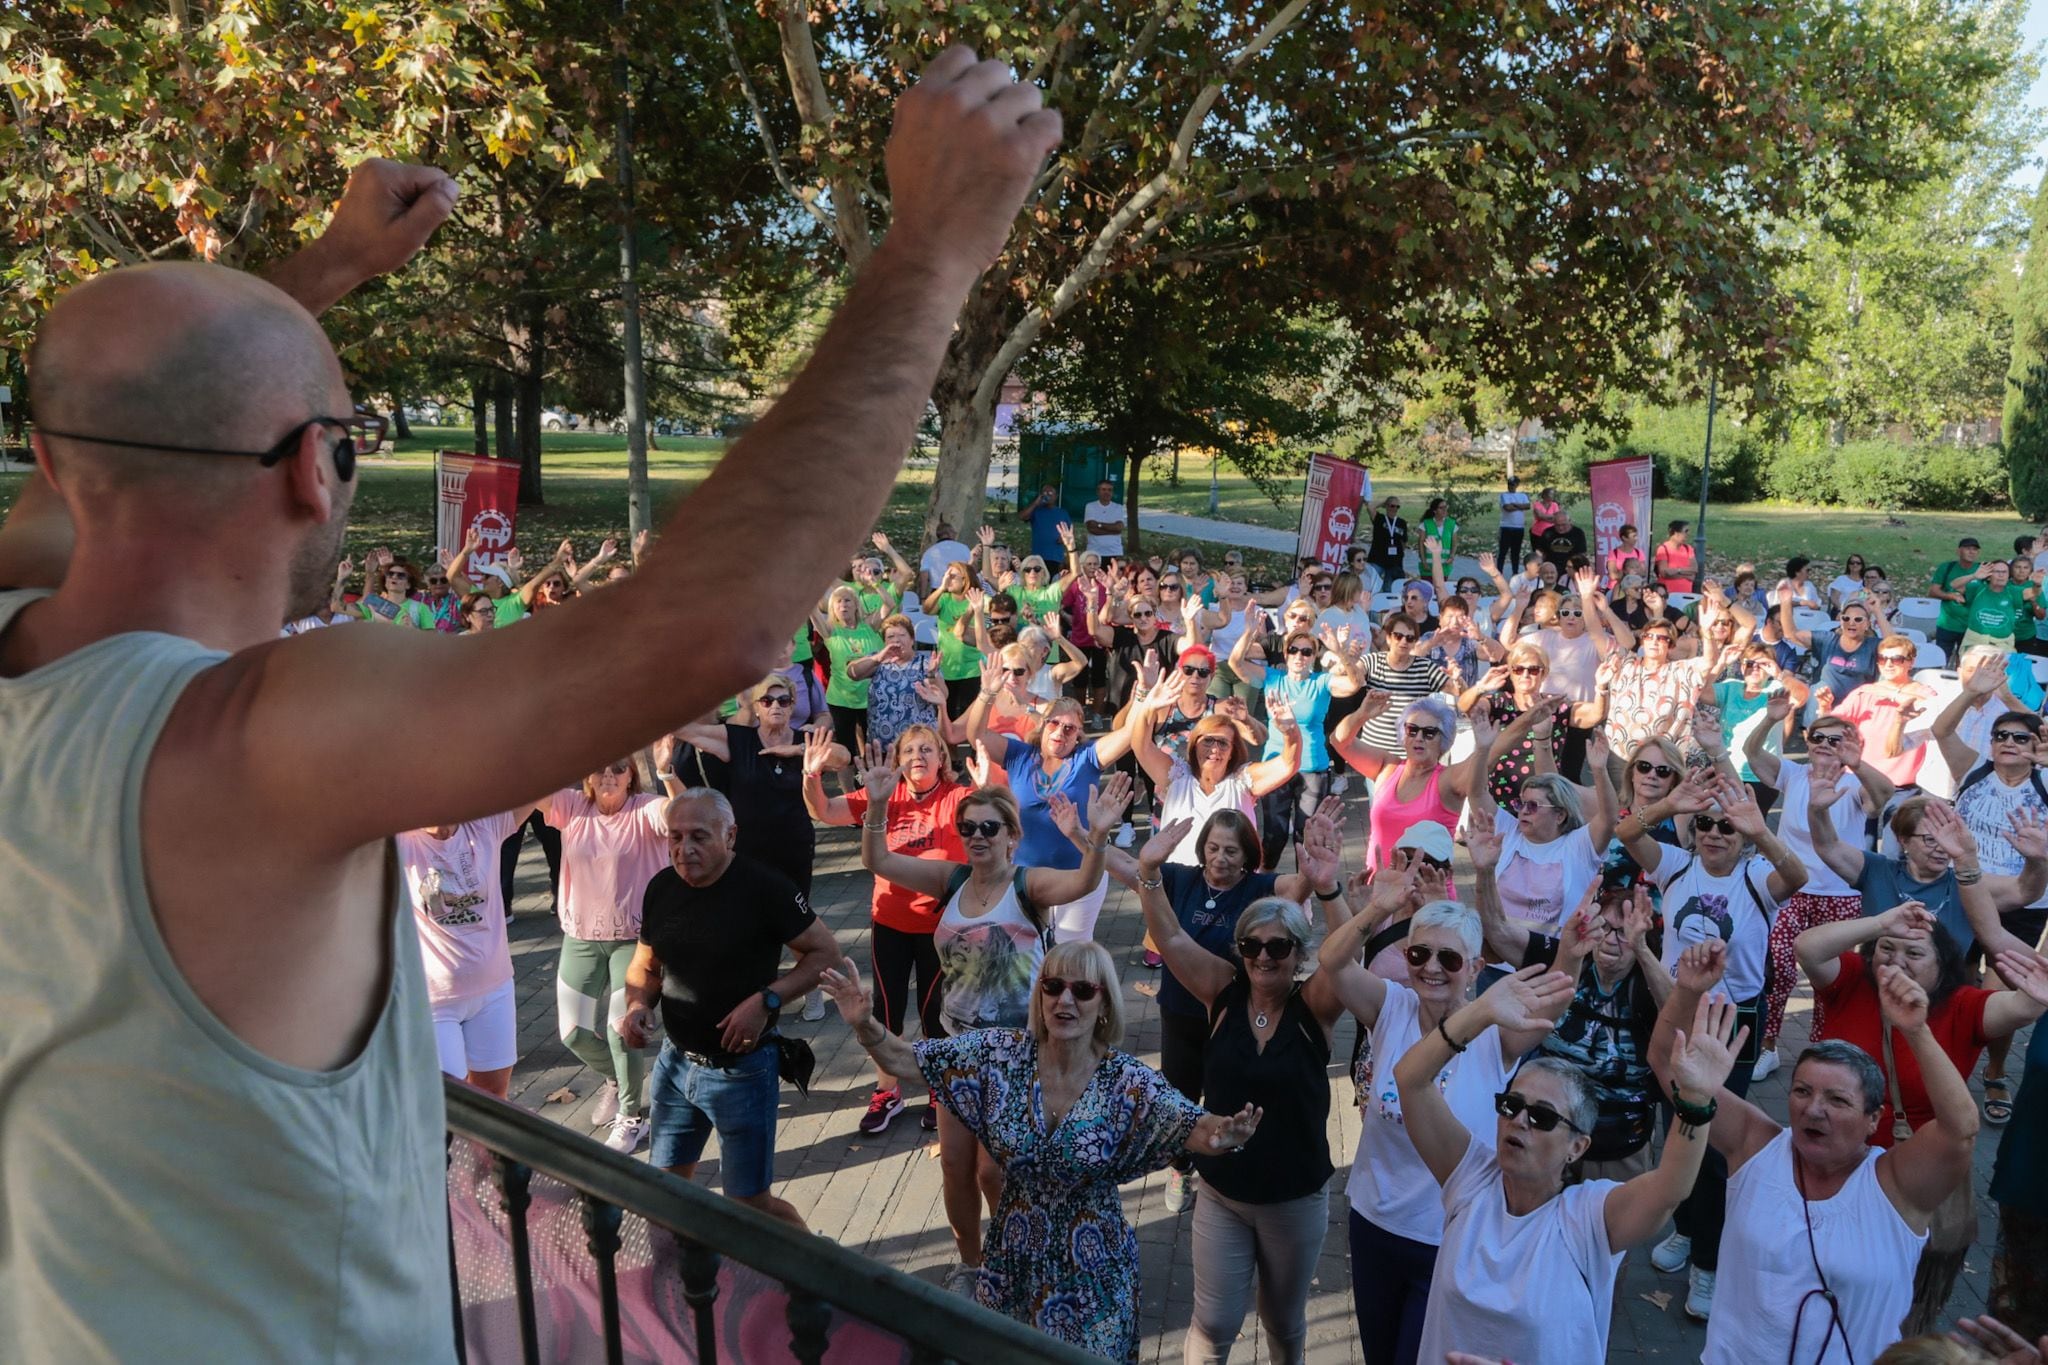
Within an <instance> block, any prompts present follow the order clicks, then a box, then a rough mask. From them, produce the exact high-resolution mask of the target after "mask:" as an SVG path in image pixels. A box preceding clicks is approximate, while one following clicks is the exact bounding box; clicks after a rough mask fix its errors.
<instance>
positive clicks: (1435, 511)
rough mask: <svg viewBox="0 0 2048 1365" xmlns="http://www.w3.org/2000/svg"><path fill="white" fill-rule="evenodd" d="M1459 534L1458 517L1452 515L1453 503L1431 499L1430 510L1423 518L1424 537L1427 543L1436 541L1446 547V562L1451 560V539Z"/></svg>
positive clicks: (1440, 499)
mask: <svg viewBox="0 0 2048 1365" xmlns="http://www.w3.org/2000/svg"><path fill="white" fill-rule="evenodd" d="M1457 534H1458V519H1457V518H1456V517H1454V516H1452V515H1451V505H1450V503H1448V502H1446V501H1445V500H1444V499H1442V498H1431V499H1430V500H1429V511H1428V513H1426V514H1425V515H1424V516H1423V518H1422V539H1423V542H1424V543H1425V544H1427V543H1428V542H1429V541H1432V540H1433V541H1435V542H1436V543H1437V544H1439V545H1441V546H1443V547H1444V563H1446V564H1448V563H1450V562H1451V541H1452V540H1453V539H1454V538H1456V536H1457Z"/></svg>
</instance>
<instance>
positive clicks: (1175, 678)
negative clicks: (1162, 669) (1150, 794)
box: [1124, 670, 1194, 942]
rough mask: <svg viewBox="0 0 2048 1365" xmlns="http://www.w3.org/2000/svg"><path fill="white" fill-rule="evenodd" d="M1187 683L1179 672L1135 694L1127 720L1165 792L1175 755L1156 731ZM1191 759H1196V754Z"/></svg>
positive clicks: (1148, 772) (1134, 746)
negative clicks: (1157, 737) (1163, 745)
mask: <svg viewBox="0 0 2048 1365" xmlns="http://www.w3.org/2000/svg"><path fill="white" fill-rule="evenodd" d="M1185 681H1186V679H1184V678H1183V677H1182V676H1181V675H1180V672H1179V671H1178V670H1176V671H1174V672H1172V673H1168V674H1165V675H1163V676H1162V677H1161V678H1160V679H1159V682H1158V685H1157V686H1155V687H1153V688H1152V689H1150V690H1149V691H1147V692H1144V693H1142V694H1137V693H1134V694H1133V695H1132V697H1131V705H1130V710H1129V714H1128V715H1127V716H1126V717H1125V719H1124V729H1125V730H1126V731H1127V732H1128V733H1129V736H1130V745H1131V753H1132V754H1133V755H1134V756H1135V757H1136V758H1137V760H1138V766H1139V767H1140V768H1143V769H1144V770H1145V776H1147V777H1149V778H1151V779H1152V785H1153V786H1154V787H1157V788H1159V789H1160V790H1161V791H1164V790H1165V788H1166V784H1167V781H1168V780H1169V779H1170V778H1171V777H1172V776H1173V755H1171V754H1169V753H1167V752H1166V750H1164V749H1162V748H1160V747H1159V745H1158V743H1157V742H1156V741H1155V740H1154V738H1153V734H1152V732H1153V730H1154V729H1155V728H1156V727H1157V726H1158V724H1159V714H1160V712H1162V711H1165V710H1167V709H1169V708H1171V707H1174V706H1178V705H1179V704H1180V695H1181V684H1182V683H1184V682H1185ZM1189 757H1190V758H1191V759H1192V758H1193V757H1194V755H1192V754H1190V755H1189ZM1156 941H1157V940H1156V939H1155V942H1156Z"/></svg>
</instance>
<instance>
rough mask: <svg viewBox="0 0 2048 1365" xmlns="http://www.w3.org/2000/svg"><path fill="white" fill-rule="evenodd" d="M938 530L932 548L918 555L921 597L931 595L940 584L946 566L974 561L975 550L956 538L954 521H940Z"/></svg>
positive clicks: (918, 580) (918, 582)
mask: <svg viewBox="0 0 2048 1365" xmlns="http://www.w3.org/2000/svg"><path fill="white" fill-rule="evenodd" d="M938 530H939V538H938V539H937V540H935V541H933V542H932V544H931V548H930V549H928V550H926V551H925V552H924V553H923V554H922V555H920V556H918V560H917V595H918V596H919V597H928V596H930V595H931V590H932V589H933V588H936V587H938V586H939V581H940V580H941V579H943V578H944V577H945V576H946V566H947V565H948V564H956V563H957V564H972V563H973V562H974V551H972V550H970V549H968V548H967V546H966V545H965V544H964V543H962V542H961V541H960V540H958V539H956V538H955V535H954V531H953V523H952V522H950V521H942V522H940V523H939V527H938Z"/></svg>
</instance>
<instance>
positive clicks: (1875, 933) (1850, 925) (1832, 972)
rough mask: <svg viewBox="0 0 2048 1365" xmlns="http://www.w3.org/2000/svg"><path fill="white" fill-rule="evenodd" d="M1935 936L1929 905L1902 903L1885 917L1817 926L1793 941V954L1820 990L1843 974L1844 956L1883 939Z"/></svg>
mask: <svg viewBox="0 0 2048 1365" xmlns="http://www.w3.org/2000/svg"><path fill="white" fill-rule="evenodd" d="M1933 932H1934V916H1933V914H1932V913H1930V912H1929V911H1928V909H1927V907H1926V906H1925V905H1923V904H1921V903H1920V902H1919V901H1901V902H1899V903H1898V904H1897V905H1894V906H1893V907H1892V908H1891V909H1889V910H1886V911H1885V912H1884V913H1883V914H1879V915H1858V916H1857V917H1856V918H1854V919H1845V920H1837V921H1836V922H1834V923H1833V924H1816V925H1815V926H1813V928H1811V929H1807V930H1804V931H1802V932H1801V933H1800V935H1799V937H1798V938H1796V939H1794V940H1793V941H1792V952H1793V955H1794V956H1796V957H1797V958H1798V959H1799V966H1800V967H1801V969H1803V970H1804V971H1805V973H1806V979H1807V980H1808V981H1811V982H1812V983H1813V988H1814V989H1815V990H1820V989H1821V988H1822V987H1825V986H1832V985H1833V984H1834V983H1835V979H1836V978H1837V977H1839V976H1840V975H1841V974H1842V960H1841V959H1842V954H1843V953H1847V952H1853V951H1854V950H1856V949H1857V948H1860V947H1862V946H1863V945H1864V944H1866V943H1869V942H1872V941H1873V940H1876V939H1880V938H1925V937H1926V936H1927V935H1929V934H1931V933H1933Z"/></svg>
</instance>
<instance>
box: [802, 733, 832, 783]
mask: <svg viewBox="0 0 2048 1365" xmlns="http://www.w3.org/2000/svg"><path fill="white" fill-rule="evenodd" d="M831 757H832V732H831V731H829V730H825V731H818V730H806V731H805V732H804V776H805V777H818V776H822V775H823V773H824V771H825V769H826V768H828V767H829V766H831Z"/></svg>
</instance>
